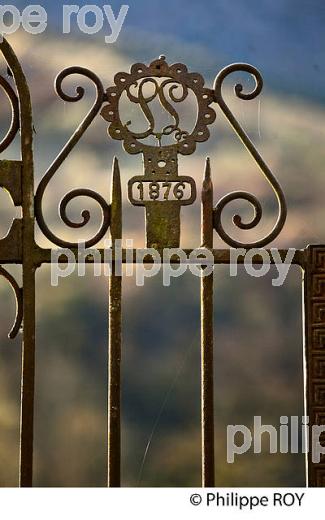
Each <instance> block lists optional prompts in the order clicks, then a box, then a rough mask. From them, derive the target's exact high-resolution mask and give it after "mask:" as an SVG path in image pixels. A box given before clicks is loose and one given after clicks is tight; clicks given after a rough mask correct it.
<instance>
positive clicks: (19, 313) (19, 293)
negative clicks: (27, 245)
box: [0, 266, 23, 339]
mask: <svg viewBox="0 0 325 520" xmlns="http://www.w3.org/2000/svg"><path fill="white" fill-rule="evenodd" d="M0 276H2V277H3V278H5V279H6V280H7V281H8V282H9V283H10V285H11V288H12V290H13V292H14V294H15V299H16V317H15V322H14V324H13V326H12V329H11V331H10V332H9V334H8V338H10V339H14V338H15V337H16V336H17V334H18V333H19V330H20V327H21V325H22V321H23V289H22V288H21V287H19V285H18V283H17V282H16V280H15V278H14V277H13V276H12V275H11V274H10V273H8V271H7V270H6V269H4V268H3V267H2V266H0Z"/></svg>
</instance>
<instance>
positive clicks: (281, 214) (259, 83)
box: [213, 63, 287, 249]
mask: <svg viewBox="0 0 325 520" xmlns="http://www.w3.org/2000/svg"><path fill="white" fill-rule="evenodd" d="M233 72H248V73H249V74H251V76H252V77H253V78H254V80H255V87H254V89H253V90H252V91H251V92H248V93H245V92H243V86H242V85H241V84H240V83H237V84H236V85H235V87H234V92H235V94H236V96H237V97H238V98H239V99H243V100H251V99H255V98H256V97H257V96H258V95H259V94H260V92H261V90H262V87H263V79H262V76H261V74H260V72H259V71H258V70H257V69H256V68H255V67H253V66H252V65H248V64H247V63H234V64H232V65H228V66H227V67H225V68H224V69H222V70H221V71H220V72H219V74H218V75H217V77H216V79H215V82H214V99H215V101H216V103H217V104H218V105H219V107H220V108H221V110H222V112H223V113H224V115H225V117H226V118H227V120H228V121H229V123H230V124H231V126H232V127H233V129H234V130H235V132H236V133H237V135H238V136H239V138H240V139H241V141H242V142H243V144H244V146H245V147H246V148H247V150H248V151H249V153H250V154H251V155H252V157H253V158H254V160H255V161H256V163H257V164H258V166H259V168H260V169H261V171H262V173H263V174H264V176H265V178H266V180H267V181H268V182H269V184H270V185H271V187H272V189H273V191H274V193H275V196H276V198H277V201H278V205H279V211H278V216H277V220H276V223H275V225H274V227H273V229H272V230H271V232H270V233H269V234H268V235H266V236H265V237H263V238H262V239H260V240H256V241H255V242H247V243H245V242H240V241H238V240H235V239H233V238H232V237H231V236H230V235H228V233H227V232H226V231H225V229H224V227H223V225H222V222H221V216H222V211H223V209H224V208H225V206H226V205H227V204H228V203H230V202H233V201H235V200H240V199H241V200H245V201H247V202H249V203H250V204H251V205H252V207H253V209H254V217H253V219H252V220H251V221H250V222H247V223H244V222H242V218H241V216H240V215H238V214H236V215H234V217H233V223H234V225H235V226H237V227H238V228H239V229H243V230H247V229H252V228H254V227H255V226H257V225H258V224H259V222H260V221H261V218H262V206H261V203H260V202H259V200H258V199H257V198H256V197H255V195H253V194H251V193H249V192H246V191H234V192H231V193H228V194H227V195H225V196H224V197H222V198H221V199H220V200H219V202H218V203H217V205H216V206H215V208H214V210H213V217H214V228H215V230H216V231H217V233H218V234H219V236H220V237H221V238H222V239H223V240H224V242H226V244H228V245H229V246H231V247H243V248H246V249H248V248H252V247H256V248H258V247H264V246H265V245H267V244H268V243H270V242H272V241H273V240H274V239H275V238H276V237H277V236H278V235H279V233H280V232H281V230H282V228H283V226H284V224H285V220H286V216H287V206H286V201H285V197H284V193H283V191H282V188H281V186H280V184H279V183H278V181H277V179H276V178H275V176H274V175H273V173H272V172H271V170H270V169H269V167H268V166H267V164H266V163H265V162H264V160H263V159H262V157H261V155H260V154H259V152H258V151H257V149H256V148H255V146H254V144H253V143H252V141H251V140H250V139H249V137H248V135H247V134H246V132H245V131H244V130H243V128H242V127H241V125H240V124H239V123H238V121H237V120H236V118H235V116H234V115H233V113H232V112H231V110H230V109H229V107H228V105H227V104H226V103H225V101H224V99H223V96H222V85H223V82H224V80H225V79H226V78H227V76H229V74H232V73H233Z"/></svg>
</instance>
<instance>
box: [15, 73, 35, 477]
mask: <svg viewBox="0 0 325 520" xmlns="http://www.w3.org/2000/svg"><path fill="white" fill-rule="evenodd" d="M18 66H19V65H18ZM18 66H17V68H18ZM16 77H17V79H18V81H19V83H20V84H21V90H20V92H19V94H20V95H19V98H20V119H21V122H20V124H21V148H22V163H23V167H22V195H23V205H22V210H23V344H22V378H21V420H20V421H21V422H20V477H19V478H20V486H21V487H31V486H32V485H33V439H34V392H35V266H34V259H33V249H34V176H33V173H34V166H33V143H32V140H33V130H32V128H33V125H32V107H31V101H30V96H29V90H28V86H27V83H26V79H25V77H24V75H23V72H22V70H21V69H20V66H19V70H17V76H16V75H15V78H16Z"/></svg>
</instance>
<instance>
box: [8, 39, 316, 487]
mask: <svg viewBox="0 0 325 520" xmlns="http://www.w3.org/2000/svg"><path fill="white" fill-rule="evenodd" d="M0 48H1V51H2V54H3V56H4V58H5V60H6V62H7V66H8V69H9V70H10V75H11V76H12V78H10V76H8V77H7V78H6V77H2V76H0V85H1V88H2V90H3V91H4V92H5V93H6V95H7V97H8V99H9V101H10V103H11V107H12V119H11V123H10V128H9V130H8V132H7V134H6V136H5V138H4V139H3V140H2V142H1V144H0V152H3V151H4V150H6V148H7V147H8V146H9V145H10V144H11V143H12V141H13V139H14V138H15V136H16V135H17V133H18V131H20V142H21V157H20V158H19V159H18V160H15V161H12V160H1V161H0V187H2V188H4V189H6V190H7V191H8V192H9V194H10V196H11V199H12V202H13V204H14V205H15V206H21V207H22V217H21V218H19V219H15V220H14V221H13V223H12V226H11V229H10V231H9V233H8V234H7V236H6V237H5V238H3V239H2V240H0V264H1V265H5V264H20V265H21V266H22V274H23V276H22V287H19V285H18V284H17V282H16V280H15V279H14V278H13V276H12V275H11V274H10V273H9V272H8V271H7V270H6V269H5V268H3V267H0V274H1V275H2V276H4V277H5V278H6V279H7V280H8V282H9V283H10V284H11V286H12V288H13V290H14V292H15V295H16V300H17V314H16V319H15V323H14V326H13V328H12V330H11V332H10V333H9V336H10V337H11V338H13V337H15V336H16V335H17V333H18V331H19V329H20V328H22V333H23V335H22V337H23V342H22V377H21V430H20V485H21V486H32V482H33V415H34V379H35V271H36V269H37V268H38V267H40V266H41V265H42V264H46V263H50V262H51V251H52V250H51V249H44V248H41V247H39V246H38V245H37V244H36V243H35V239H34V226H35V219H36V221H37V224H38V226H39V227H40V229H41V231H42V232H43V233H44V235H45V237H47V238H48V239H49V240H50V241H51V242H52V243H53V244H54V245H55V246H58V247H59V248H70V249H71V251H72V252H73V253H74V255H75V260H76V262H78V251H77V246H78V241H77V242H66V241H64V240H62V239H60V238H59V237H57V236H56V235H55V234H53V233H52V231H51V230H50V229H49V227H48V226H47V224H46V222H45V220H44V217H43V209H42V199H43V195H44V192H45V190H46V187H47V185H48V183H49V181H50V180H51V179H52V177H53V176H54V174H55V173H56V171H57V170H58V168H59V167H60V166H61V164H62V163H63V161H64V160H65V159H66V157H67V156H68V155H69V153H70V152H71V150H72V149H73V147H74V146H75V145H76V144H77V142H78V141H79V140H80V138H81V137H82V135H83V134H84V133H85V131H86V130H87V128H88V127H89V125H90V124H91V122H92V121H93V120H94V118H95V117H96V116H97V115H98V114H99V113H101V116H102V117H103V118H104V119H105V120H107V121H108V122H109V129H108V131H109V135H110V136H111V137H112V138H113V139H119V140H121V141H123V146H124V149H125V150H126V152H128V153H130V154H139V153H142V154H143V164H144V173H143V175H139V176H136V177H133V178H132V179H131V180H130V181H129V183H128V195H129V200H130V202H131V203H132V204H134V205H140V206H144V207H145V211H146V237H147V247H148V248H155V250H157V251H162V250H163V249H164V248H174V247H179V241H180V210H181V206H183V205H188V204H192V203H193V202H194V200H195V197H196V186H195V182H194V180H193V179H192V178H191V177H187V176H180V175H179V174H178V155H179V154H180V155H189V154H192V153H193V152H194V151H195V149H196V144H197V143H199V142H203V141H206V140H207V139H208V138H209V130H208V125H210V124H211V123H213V121H214V119H215V111H214V109H213V108H212V107H213V105H214V104H215V105H218V106H219V108H220V109H221V111H222V112H223V114H224V115H225V117H226V119H227V120H228V122H229V123H230V125H231V127H232V128H233V130H234V131H235V132H236V133H237V135H238V136H239V138H240V139H241V141H242V142H243V144H244V145H245V147H246V148H247V150H248V152H249V153H250V154H251V156H252V157H253V158H254V160H255V161H256V163H257V164H258V166H259V168H260V170H261V172H262V173H263V174H264V176H265V178H266V180H267V181H268V182H269V184H270V185H271V187H272V189H273V191H274V193H275V195H276V198H277V201H278V208H279V209H278V217H277V222H276V224H275V226H274V228H273V230H272V231H271V232H270V233H269V234H268V235H267V236H265V237H264V238H263V239H261V240H258V241H256V242H254V243H241V242H238V241H236V240H234V239H232V238H231V237H230V236H229V235H228V234H227V232H226V231H225V229H224V228H223V226H222V223H221V214H222V212H223V209H224V207H225V206H226V205H227V204H228V203H229V202H231V201H234V200H238V199H243V200H245V201H248V202H249V203H250V204H251V205H252V207H253V209H254V213H255V215H254V218H253V219H252V221H251V222H249V223H244V222H242V220H241V217H240V216H239V215H235V216H234V218H233V221H234V224H235V225H236V226H237V227H238V228H240V229H242V230H245V229H252V228H254V227H255V226H256V225H257V224H258V223H259V221H260V219H261V216H262V208H261V204H260V202H259V201H258V200H257V198H256V197H255V196H254V195H252V194H250V193H248V192H243V191H237V192H232V193H230V194H228V195H226V196H224V197H223V198H222V199H221V200H220V201H219V202H218V204H217V205H216V206H214V205H213V187H212V181H211V174H210V164H209V160H207V163H206V170H205V176H204V180H203V185H202V196H201V202H202V237H201V240H202V242H201V246H202V247H204V248H208V249H209V250H211V252H212V253H213V257H214V263H215V264H229V263H230V260H231V258H230V249H229V248H227V249H213V232H214V231H216V232H217V233H218V234H219V236H220V237H221V238H222V239H223V241H224V242H225V243H226V244H227V245H228V246H231V247H232V248H237V247H241V248H245V249H246V250H248V249H251V248H264V247H265V246H266V245H267V244H269V243H270V242H271V241H272V240H274V239H275V238H276V237H277V236H278V234H279V233H280V231H281V230H282V228H283V226H284V223H285V219H286V203H285V198H284V195H283V192H282V190H281V187H280V185H279V183H278V182H277V180H276V179H275V177H274V175H273V174H272V172H271V171H270V169H269V168H268V166H267V165H266V164H265V162H264V161H263V159H262V157H261V156H260V155H259V153H258V151H257V150H256V148H255V147H254V145H253V143H252V142H251V140H250V139H249V138H248V136H247V134H246V133H245V131H244V130H243V128H242V127H241V126H240V124H239V123H238V121H237V120H236V118H235V117H234V115H233V114H232V112H231V111H230V109H229V107H228V106H227V104H226V102H225V101H224V98H223V95H222V85H223V82H224V80H225V78H226V77H227V76H228V75H229V74H231V73H233V72H236V71H242V72H246V73H248V74H250V75H251V76H252V77H253V79H254V80H255V87H254V89H253V91H252V92H249V93H245V92H244V91H243V87H242V85H240V84H237V85H236V86H235V95H236V96H237V97H238V98H240V99H243V100H249V99H254V98H255V97H256V96H257V95H258V94H259V93H260V91H261V89H262V78H261V75H260V73H259V72H258V70H257V69H255V68H254V67H252V66H251V65H247V64H243V63H241V64H233V65H230V66H228V67H226V68H224V69H223V70H221V72H219V74H218V75H217V77H216V80H215V83H214V87H213V89H210V88H207V87H205V86H204V80H203V78H202V77H201V76H200V75H199V74H196V73H190V72H188V70H187V68H186V66H185V65H183V64H180V63H177V64H174V65H171V66H169V65H168V63H167V62H166V59H165V57H164V56H161V57H160V58H159V59H157V60H155V61H153V62H152V63H151V64H150V65H149V66H146V65H144V64H141V63H137V64H135V65H133V66H132V68H131V72H130V73H119V74H117V75H116V76H115V78H114V85H113V86H111V87H110V88H108V89H107V90H106V91H105V90H104V88H103V85H102V83H101V81H100V80H99V78H98V77H97V76H96V75H95V74H94V73H93V72H91V71H89V70H87V69H84V68H81V67H71V68H68V69H65V70H64V71H62V72H61V73H60V74H59V75H58V76H57V78H56V81H55V87H56V91H57V94H58V95H59V96H60V97H61V98H62V99H63V100H65V101H71V102H76V101H79V100H80V99H82V98H83V95H84V89H83V88H82V87H78V88H77V89H76V93H75V95H74V96H71V95H68V94H66V93H65V92H64V91H63V89H62V82H63V80H64V79H65V78H67V77H68V76H70V75H72V74H78V75H81V76H83V77H84V78H88V79H89V80H90V81H91V82H92V83H93V84H94V86H95V88H96V92H97V95H96V99H95V102H94V104H93V106H92V107H91V109H90V111H89V113H88V114H87V116H86V117H85V119H84V120H83V122H82V123H81V124H80V126H79V127H78V129H77V130H76V132H75V133H74V134H73V136H72V137H71V138H70V140H69V141H68V143H67V144H66V145H65V147H64V148H63V150H62V151H61V152H60V154H59V155H58V157H57V158H56V159H55V161H54V162H53V164H52V165H51V166H50V167H49V169H48V170H47V172H46V174H45V175H44V177H43V179H42V180H41V182H40V184H39V186H38V188H37V190H36V193H34V176H33V174H34V167H33V120H32V107H31V100H30V93H29V88H28V85H27V82H26V78H25V76H24V73H23V70H22V68H21V65H20V63H19V61H18V59H17V57H16V56H15V54H14V52H13V50H12V49H11V47H10V45H9V44H8V42H7V41H6V40H3V42H2V43H1V44H0ZM148 86H149V87H150V89H151V90H150V92H151V93H150V94H148V91H147V90H146V88H147V87H148ZM189 91H191V93H192V94H194V96H195V99H196V102H197V121H196V124H195V127H194V129H193V130H192V131H191V132H187V131H185V130H183V129H181V128H180V119H179V115H178V113H177V111H176V109H175V103H178V102H181V101H183V100H184V99H185V98H186V97H187V95H188V92H189ZM123 95H124V96H125V95H126V96H127V98H128V99H129V101H131V102H133V103H136V104H137V105H138V106H139V107H140V108H141V109H142V111H143V114H144V116H145V118H146V120H147V122H148V128H147V130H146V131H144V132H142V133H136V132H133V131H132V130H131V129H130V124H131V122H128V123H127V124H122V122H121V118H120V114H119V102H120V99H121V98H122V96H123ZM154 99H155V100H158V101H159V102H160V104H161V105H162V107H163V108H164V109H165V110H166V111H167V112H168V113H169V114H170V116H171V117H172V119H173V121H174V123H173V124H171V125H168V126H166V127H164V128H163V129H162V130H161V131H160V132H155V121H154V116H153V113H152V112H151V110H150V108H149V103H150V101H152V100H154ZM148 137H151V139H152V141H151V142H149V144H148V142H147V141H146V139H147V138H148ZM167 137H169V139H172V140H173V142H172V143H170V142H169V144H167V145H166V144H164V142H165V141H164V140H165V138H167ZM78 196H87V197H90V198H91V199H93V200H95V201H96V202H97V203H98V204H99V206H100V207H101V210H102V223H101V227H100V229H99V231H98V232H97V234H96V235H95V236H94V237H93V238H92V239H89V240H87V241H86V242H85V244H84V245H85V247H89V248H90V247H92V246H95V245H96V244H97V243H98V242H99V241H100V240H101V239H102V238H103V237H105V236H106V235H107V234H108V233H110V236H111V239H112V244H113V247H112V256H113V267H114V265H116V257H115V256H114V255H115V249H114V244H115V241H116V240H120V239H121V238H122V207H121V184H120V172H119V165H118V161H117V160H116V159H114V163H113V172H112V191H111V202H110V203H108V202H107V201H106V200H105V199H104V198H103V197H102V196H101V195H100V194H98V193H96V192H94V191H93V190H89V189H76V190H73V191H71V192H69V193H68V194H67V195H65V196H64V197H63V199H62V200H61V202H60V205H59V213H60V216H61V219H62V220H63V222H64V223H65V224H66V225H67V226H69V227H71V228H81V227H83V226H84V225H85V224H87V222H88V220H89V212H88V211H87V210H84V211H83V212H82V221H81V222H77V223H76V222H72V221H71V220H70V219H69V218H68V216H67V213H66V209H67V205H68V203H69V202H70V201H71V200H72V199H74V198H75V197H78ZM97 251H98V252H99V254H100V258H101V261H102V262H104V253H105V251H104V249H97ZM184 251H185V252H186V253H187V254H189V253H190V252H191V251H190V250H184ZM280 255H281V258H282V260H284V259H285V258H286V255H287V250H281V251H280ZM131 256H132V259H131V260H130V255H128V256H126V251H125V250H123V251H122V262H124V263H126V262H130V261H131V262H135V261H136V250H133V252H132V255H131ZM145 260H146V261H147V262H150V261H152V257H150V255H148V256H147V257H146V259H145ZM64 261H66V260H65V259H64V258H62V262H64ZM171 261H172V262H177V261H178V260H177V259H176V258H173V257H172V259H171ZM261 261H262V258H261V256H259V255H255V256H254V258H253V262H254V263H256V264H258V263H261ZM86 262H89V263H92V262H94V257H93V256H91V255H89V257H87V258H86ZM242 262H243V256H239V258H238V263H242ZM293 263H294V264H296V265H299V266H300V267H301V272H302V280H303V297H304V328H305V330H304V333H305V367H306V368H305V376H306V377H305V396H306V415H308V416H309V428H311V427H312V425H314V424H319V425H322V424H325V245H311V246H308V247H306V249H302V250H297V251H296V252H295V255H294V258H293ZM121 289H122V277H121V276H119V273H117V272H116V270H114V269H113V273H112V274H111V276H110V277H109V345H108V350H109V367H108V381H109V405H108V417H109V427H108V431H109V435H108V485H109V486H114V487H116V486H119V485H120V481H121V479H120V455H121V443H120V369H121V304H122V302H121ZM201 403H202V407H201V409H202V416H201V427H202V485H203V486H213V485H214V474H215V470H214V407H213V274H210V275H208V276H206V277H202V278H201ZM309 439H310V440H309V447H311V444H310V443H311V436H309ZM307 459H308V461H307V471H306V473H307V481H308V485H309V486H325V459H324V458H322V459H321V461H320V463H318V464H316V463H313V461H312V459H311V449H309V454H308V457H307Z"/></svg>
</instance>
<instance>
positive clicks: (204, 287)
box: [201, 159, 215, 487]
mask: <svg viewBox="0 0 325 520" xmlns="http://www.w3.org/2000/svg"><path fill="white" fill-rule="evenodd" d="M212 208H213V185H212V181H211V167H210V160H209V159H207V162H206V168H205V174H204V179H203V185H202V216H201V232H202V236H201V239H202V245H203V246H204V247H206V248H209V249H212V247H213V218H212V212H213V210H212ZM213 379H214V364H213V272H212V274H209V275H208V276H205V277H203V278H201V429H202V486H204V487H214V485H215V470H214V384H213Z"/></svg>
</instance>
